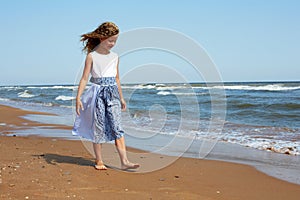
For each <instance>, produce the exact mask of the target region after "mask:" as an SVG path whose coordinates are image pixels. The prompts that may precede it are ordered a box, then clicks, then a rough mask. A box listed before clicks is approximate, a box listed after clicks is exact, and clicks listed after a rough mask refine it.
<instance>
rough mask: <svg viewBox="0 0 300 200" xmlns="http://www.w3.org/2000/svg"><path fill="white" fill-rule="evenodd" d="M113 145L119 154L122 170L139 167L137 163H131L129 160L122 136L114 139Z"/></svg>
mask: <svg viewBox="0 0 300 200" xmlns="http://www.w3.org/2000/svg"><path fill="white" fill-rule="evenodd" d="M115 145H116V148H117V150H118V153H119V156H120V160H121V168H122V169H123V170H126V169H136V168H138V167H140V165H139V164H137V163H131V162H129V160H128V158H127V153H126V146H125V139H124V137H121V138H119V139H116V140H115Z"/></svg>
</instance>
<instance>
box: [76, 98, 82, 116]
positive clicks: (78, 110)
mask: <svg viewBox="0 0 300 200" xmlns="http://www.w3.org/2000/svg"><path fill="white" fill-rule="evenodd" d="M80 110H83V105H82V102H81V100H80V99H76V113H77V115H80Z"/></svg>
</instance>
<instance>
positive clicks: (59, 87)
mask: <svg viewBox="0 0 300 200" xmlns="http://www.w3.org/2000/svg"><path fill="white" fill-rule="evenodd" d="M26 88H28V89H68V90H76V89H77V88H78V86H70V85H68V86H65V85H53V86H28V87H26Z"/></svg>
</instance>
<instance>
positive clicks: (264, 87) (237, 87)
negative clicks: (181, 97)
mask: <svg viewBox="0 0 300 200" xmlns="http://www.w3.org/2000/svg"><path fill="white" fill-rule="evenodd" d="M202 88H203V87H202ZM210 88H212V89H225V90H260V91H289V90H299V89H300V86H293V87H291V86H289V87H288V86H284V85H282V84H270V85H260V86H254V85H224V86H213V87H210ZM207 89H208V88H207Z"/></svg>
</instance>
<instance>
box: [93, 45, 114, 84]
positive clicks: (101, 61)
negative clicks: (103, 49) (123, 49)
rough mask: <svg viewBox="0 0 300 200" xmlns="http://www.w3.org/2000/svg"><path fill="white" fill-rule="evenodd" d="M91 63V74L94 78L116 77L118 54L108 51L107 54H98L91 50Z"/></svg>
mask: <svg viewBox="0 0 300 200" xmlns="http://www.w3.org/2000/svg"><path fill="white" fill-rule="evenodd" d="M91 55H92V58H93V65H92V70H91V74H92V77H94V78H101V77H116V75H117V65H118V54H116V53H114V52H110V53H109V54H107V55H105V54H100V53H97V52H96V51H93V52H91Z"/></svg>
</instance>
